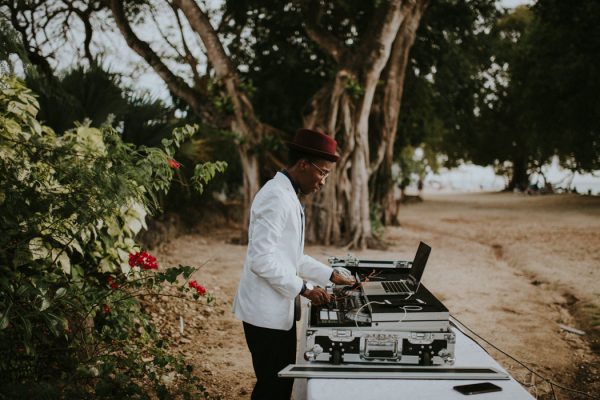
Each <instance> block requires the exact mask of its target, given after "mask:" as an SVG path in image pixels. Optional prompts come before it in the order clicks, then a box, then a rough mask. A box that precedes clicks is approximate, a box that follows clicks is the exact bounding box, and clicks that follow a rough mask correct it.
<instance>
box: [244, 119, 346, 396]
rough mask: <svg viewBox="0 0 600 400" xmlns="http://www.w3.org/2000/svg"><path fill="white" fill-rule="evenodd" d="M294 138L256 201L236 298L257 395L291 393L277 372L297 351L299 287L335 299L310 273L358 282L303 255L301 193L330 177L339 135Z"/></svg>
mask: <svg viewBox="0 0 600 400" xmlns="http://www.w3.org/2000/svg"><path fill="white" fill-rule="evenodd" d="M288 145H289V149H290V157H289V162H288V167H287V168H286V169H284V170H283V171H280V172H278V173H277V174H276V175H275V177H274V178H273V179H271V180H270V181H269V182H267V183H266V184H265V185H264V186H263V188H262V189H261V190H260V191H259V192H258V193H257V194H256V197H255V198H254V201H253V202H252V208H251V211H250V226H249V228H248V238H249V241H248V251H247V253H246V260H245V262H244V270H243V272H242V277H241V279H240V285H239V287H238V291H237V294H236V297H235V300H234V302H233V312H234V313H235V316H236V317H237V318H238V319H241V320H242V321H243V325H244V334H245V336H246V343H247V344H248V348H249V350H250V353H251V354H252V365H253V367H254V373H255V375H256V385H255V387H254V390H253V391H252V397H251V398H252V399H254V400H256V399H260V400H263V399H286V400H287V399H289V398H290V395H291V391H292V385H293V380H292V379H281V378H278V377H277V372H279V371H280V370H281V369H283V368H284V367H285V366H287V365H288V364H293V363H294V362H295V358H296V322H295V318H294V317H295V315H294V314H295V313H294V300H295V298H296V297H297V296H298V295H302V296H304V297H306V298H307V299H309V300H310V301H312V302H313V303H314V304H324V303H327V302H329V301H330V300H331V299H330V295H329V294H328V293H327V292H326V291H325V289H323V288H322V287H319V286H317V287H313V286H312V285H311V284H310V283H309V282H307V280H309V281H312V282H316V283H317V284H319V285H320V286H323V287H324V286H325V285H326V284H327V283H328V282H330V281H331V282H333V283H336V284H352V283H354V281H353V280H352V279H351V278H347V277H345V276H343V275H342V274H339V273H337V272H336V271H333V270H332V269H331V268H330V267H328V266H326V265H324V264H322V263H320V262H318V261H317V260H315V259H313V258H311V257H309V256H307V255H304V211H303V207H302V205H301V204H300V201H299V197H303V196H306V195H309V194H311V193H315V192H317V191H318V190H319V189H321V187H322V186H323V185H324V184H325V180H326V179H327V177H328V176H329V173H330V172H331V170H332V169H333V167H334V164H335V162H336V161H337V160H338V158H339V156H338V155H337V154H336V147H337V143H336V142H335V140H333V139H332V138H331V137H329V136H328V135H326V134H324V133H322V132H319V131H315V130H309V129H300V130H299V131H298V132H297V133H296V136H295V137H294V140H293V141H292V142H291V143H289V144H288ZM303 279H306V280H303ZM298 312H299V311H298ZM296 316H298V315H296Z"/></svg>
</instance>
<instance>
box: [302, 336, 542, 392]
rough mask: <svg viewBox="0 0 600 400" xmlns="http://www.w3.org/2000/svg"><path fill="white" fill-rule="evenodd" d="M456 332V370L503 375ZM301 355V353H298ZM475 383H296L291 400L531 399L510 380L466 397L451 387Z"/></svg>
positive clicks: (307, 381)
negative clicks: (495, 389)
mask: <svg viewBox="0 0 600 400" xmlns="http://www.w3.org/2000/svg"><path fill="white" fill-rule="evenodd" d="M455 332H456V348H455V354H456V363H455V366H457V367H492V368H496V369H498V370H500V371H503V372H506V371H505V370H504V369H503V368H502V367H501V366H500V365H499V364H498V363H497V362H496V361H495V360H494V359H493V358H492V357H491V356H490V355H489V354H488V353H486V352H485V351H484V350H483V349H482V348H481V347H479V345H477V343H475V342H474V341H472V340H471V339H470V338H468V337H467V336H465V335H464V334H463V333H462V332H460V331H458V330H455ZM301 351H302V349H301ZM478 382H481V381H476V380H408V379H401V380H400V379H399V380H395V379H316V378H312V379H296V382H295V387H294V389H295V390H294V399H295V400H301V399H307V400H321V399H322V400H334V399H343V400H369V399H377V400H383V399H385V400H387V399H394V400H402V399H407V400H408V399H410V400H419V399H422V400H425V399H431V400H434V399H435V400H440V399H442V400H452V399H460V400H470V399H482V400H499V399H510V400H521V399H523V400H526V399H527V400H530V399H533V397H532V396H531V395H530V394H529V393H528V392H527V391H526V390H525V389H524V388H523V387H522V386H521V385H520V384H519V383H518V382H517V381H515V380H514V379H513V378H512V377H511V378H510V379H509V380H494V381H490V382H493V383H494V384H495V385H497V386H500V387H501V388H502V391H501V392H494V393H485V394H477V395H470V396H469V397H465V396H464V395H462V394H460V393H459V392H457V391H456V390H454V389H452V387H453V386H457V385H466V384H469V383H478Z"/></svg>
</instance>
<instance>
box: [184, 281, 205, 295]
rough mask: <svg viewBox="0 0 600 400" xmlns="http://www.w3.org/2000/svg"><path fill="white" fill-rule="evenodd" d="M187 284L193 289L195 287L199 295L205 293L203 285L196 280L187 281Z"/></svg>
mask: <svg viewBox="0 0 600 400" xmlns="http://www.w3.org/2000/svg"><path fill="white" fill-rule="evenodd" d="M188 285H189V287H191V288H193V289H196V292H197V293H198V294H199V295H200V296H204V295H205V294H206V289H205V288H204V286H202V285H201V284H199V283H198V282H196V281H189V283H188Z"/></svg>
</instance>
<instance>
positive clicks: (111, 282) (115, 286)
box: [107, 276, 119, 289]
mask: <svg viewBox="0 0 600 400" xmlns="http://www.w3.org/2000/svg"><path fill="white" fill-rule="evenodd" d="M107 281H108V286H110V287H111V288H112V289H118V288H119V285H118V284H117V282H115V281H114V279H113V277H112V276H109V277H108V278H107Z"/></svg>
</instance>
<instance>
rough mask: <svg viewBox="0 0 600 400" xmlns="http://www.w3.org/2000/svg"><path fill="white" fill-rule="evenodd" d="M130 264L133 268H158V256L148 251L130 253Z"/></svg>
mask: <svg viewBox="0 0 600 400" xmlns="http://www.w3.org/2000/svg"><path fill="white" fill-rule="evenodd" d="M129 266H130V267H132V268H133V267H136V266H137V267H140V268H142V269H145V270H148V269H158V263H157V262H156V257H154V256H152V255H150V254H148V252H146V251H141V252H139V253H137V252H136V253H129Z"/></svg>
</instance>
